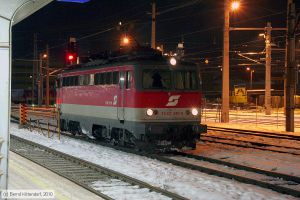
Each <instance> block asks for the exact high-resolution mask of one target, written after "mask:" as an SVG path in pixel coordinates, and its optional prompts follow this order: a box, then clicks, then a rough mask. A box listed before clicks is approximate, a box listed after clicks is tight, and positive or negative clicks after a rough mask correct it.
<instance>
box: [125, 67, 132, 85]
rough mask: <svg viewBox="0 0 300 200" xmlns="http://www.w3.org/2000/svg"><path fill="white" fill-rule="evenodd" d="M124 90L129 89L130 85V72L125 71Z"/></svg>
mask: <svg viewBox="0 0 300 200" xmlns="http://www.w3.org/2000/svg"><path fill="white" fill-rule="evenodd" d="M125 85H126V89H129V88H131V85H132V71H127V72H126V83H125Z"/></svg>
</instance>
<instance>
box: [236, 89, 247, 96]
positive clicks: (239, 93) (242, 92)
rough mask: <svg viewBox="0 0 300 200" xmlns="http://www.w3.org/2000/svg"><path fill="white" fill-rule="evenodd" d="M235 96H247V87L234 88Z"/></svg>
mask: <svg viewBox="0 0 300 200" xmlns="http://www.w3.org/2000/svg"><path fill="white" fill-rule="evenodd" d="M234 96H247V92H246V88H245V87H236V88H234Z"/></svg>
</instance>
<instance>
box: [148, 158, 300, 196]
mask: <svg viewBox="0 0 300 200" xmlns="http://www.w3.org/2000/svg"><path fill="white" fill-rule="evenodd" d="M152 157H153V158H155V159H157V160H161V161H164V162H168V163H172V164H174V165H177V166H181V167H185V168H189V169H192V170H197V171H200V172H204V173H207V174H211V175H216V176H220V177H225V178H229V179H234V180H237V181H239V182H242V183H248V184H252V185H256V186H260V187H263V188H268V189H271V190H274V191H277V192H279V193H282V194H288V195H292V196H295V197H300V177H296V176H290V175H287V174H281V173H276V172H271V171H266V170H262V169H258V168H253V167H248V166H244V165H240V164H236V163H230V162H227V161H223V160H218V159H213V158H209V157H204V156H197V155H191V154H185V153H182V155H180V156H178V155H174V156H170V155H166V156H152Z"/></svg>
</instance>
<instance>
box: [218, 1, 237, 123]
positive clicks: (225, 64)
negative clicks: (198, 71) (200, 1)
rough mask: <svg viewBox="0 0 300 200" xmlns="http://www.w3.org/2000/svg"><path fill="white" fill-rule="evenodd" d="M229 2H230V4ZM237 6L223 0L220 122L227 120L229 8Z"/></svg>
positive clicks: (234, 3)
mask: <svg viewBox="0 0 300 200" xmlns="http://www.w3.org/2000/svg"><path fill="white" fill-rule="evenodd" d="M230 3H231V4H230ZM238 8H239V2H238V1H234V2H232V1H231V0H224V39H223V68H222V115H221V121H222V122H225V123H226V122H229V28H230V27H229V18H230V10H232V11H235V10H237V9H238Z"/></svg>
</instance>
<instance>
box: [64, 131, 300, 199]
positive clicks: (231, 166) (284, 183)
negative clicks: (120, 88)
mask: <svg viewBox="0 0 300 200" xmlns="http://www.w3.org/2000/svg"><path fill="white" fill-rule="evenodd" d="M63 135H65V136H68V137H72V138H74V139H78V140H84V141H87V142H92V143H94V144H99V145H103V146H108V147H112V148H114V149H116V150H121V151H125V152H127V153H133V154H137V155H141V156H146V157H149V158H153V159H157V160H159V161H163V162H167V163H171V164H173V165H177V166H181V167H184V168H188V169H192V170H197V171H199V172H203V173H207V174H210V175H215V176H219V177H224V178H228V179H234V180H236V181H239V182H242V183H247V184H252V185H256V186H260V187H263V188H267V189H271V190H274V191H277V192H279V193H283V194H288V195H292V196H295V197H300V177H297V176H290V175H287V174H281V173H276V172H272V171H266V170H262V169H258V168H253V167H249V166H245V165H240V164H236V163H231V162H227V161H224V160H219V159H213V158H209V157H204V156H197V155H192V154H186V153H176V154H162V155H156V154H148V153H146V152H138V151H135V150H133V149H128V148H124V147H120V146H113V145H110V144H107V143H104V142H101V141H96V140H93V139H90V138H87V137H82V136H73V135H71V134H67V133H63ZM178 154H179V155H178Z"/></svg>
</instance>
